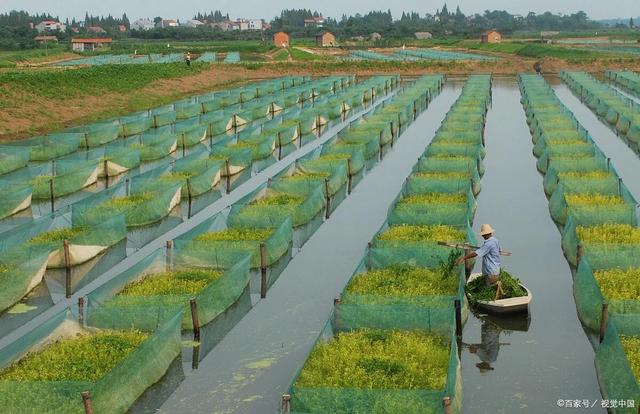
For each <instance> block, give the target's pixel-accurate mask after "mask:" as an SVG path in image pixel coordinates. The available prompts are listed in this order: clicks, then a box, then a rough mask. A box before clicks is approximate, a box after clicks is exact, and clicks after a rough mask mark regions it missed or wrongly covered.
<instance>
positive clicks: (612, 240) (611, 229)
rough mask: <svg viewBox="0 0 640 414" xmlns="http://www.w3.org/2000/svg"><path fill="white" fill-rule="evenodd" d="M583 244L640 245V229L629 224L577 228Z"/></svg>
mask: <svg viewBox="0 0 640 414" xmlns="http://www.w3.org/2000/svg"><path fill="white" fill-rule="evenodd" d="M576 233H577V234H578V239H579V240H580V241H581V242H582V243H605V244H637V243H640V228H638V227H635V226H631V225H628V224H602V225H599V226H592V227H584V226H578V227H577V228H576Z"/></svg>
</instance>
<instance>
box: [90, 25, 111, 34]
mask: <svg viewBox="0 0 640 414" xmlns="http://www.w3.org/2000/svg"><path fill="white" fill-rule="evenodd" d="M87 33H93V34H103V33H107V31H106V30H104V29H103V28H102V27H100V26H89V27H87Z"/></svg>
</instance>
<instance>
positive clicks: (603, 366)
mask: <svg viewBox="0 0 640 414" xmlns="http://www.w3.org/2000/svg"><path fill="white" fill-rule="evenodd" d="M637 335H638V333H637V332H628V333H627V332H624V331H619V330H618V329H617V328H616V326H615V324H614V323H612V322H609V324H608V328H607V331H606V334H605V337H604V339H603V341H602V343H601V344H600V346H599V347H598V350H597V352H596V372H597V374H598V382H599V383H600V390H601V391H602V397H603V398H605V399H608V400H612V401H614V400H615V401H616V402H617V401H624V402H625V406H624V407H621V406H618V408H612V409H609V411H610V412H612V413H634V412H637V410H638V408H637V407H638V404H639V403H640V389H639V388H638V380H637V375H638V374H639V372H638V364H637V361H638V351H639V349H638V341H640V339H639V338H638V336H637Z"/></svg>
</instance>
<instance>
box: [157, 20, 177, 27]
mask: <svg viewBox="0 0 640 414" xmlns="http://www.w3.org/2000/svg"><path fill="white" fill-rule="evenodd" d="M178 26H180V24H179V23H178V21H177V20H174V19H168V20H164V19H163V20H160V21H159V22H158V23H156V27H157V28H158V29H165V28H167V27H178Z"/></svg>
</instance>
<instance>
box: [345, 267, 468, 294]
mask: <svg viewBox="0 0 640 414" xmlns="http://www.w3.org/2000/svg"><path fill="white" fill-rule="evenodd" d="M458 284H459V280H458V279H457V278H455V277H443V274H442V273H441V272H440V271H439V270H438V269H426V268H423V267H416V266H411V265H397V266H392V267H386V268H383V269H376V270H371V271H369V272H366V273H360V274H358V275H357V276H356V277H354V278H353V279H352V280H351V281H350V282H349V285H347V289H346V293H347V294H352V295H379V296H391V297H419V296H436V295H437V296H453V295H455V294H456V293H457V291H458Z"/></svg>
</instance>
